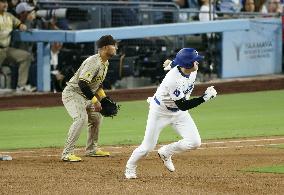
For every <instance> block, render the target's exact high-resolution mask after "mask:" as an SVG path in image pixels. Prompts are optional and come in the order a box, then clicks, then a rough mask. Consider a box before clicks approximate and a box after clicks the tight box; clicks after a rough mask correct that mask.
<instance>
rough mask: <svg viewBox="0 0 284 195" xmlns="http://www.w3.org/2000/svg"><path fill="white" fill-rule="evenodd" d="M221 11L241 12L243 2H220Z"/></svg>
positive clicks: (230, 0)
mask: <svg viewBox="0 0 284 195" xmlns="http://www.w3.org/2000/svg"><path fill="white" fill-rule="evenodd" d="M219 7H220V8H219V9H220V11H221V12H239V11H240V10H241V0H220V5H219Z"/></svg>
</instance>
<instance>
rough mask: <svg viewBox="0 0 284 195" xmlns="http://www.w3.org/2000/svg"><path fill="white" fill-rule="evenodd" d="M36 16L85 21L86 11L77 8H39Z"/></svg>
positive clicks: (48, 18)
mask: <svg viewBox="0 0 284 195" xmlns="http://www.w3.org/2000/svg"><path fill="white" fill-rule="evenodd" d="M36 15H37V17H38V18H42V19H44V20H51V19H52V18H57V19H61V18H65V19H68V20H72V21H87V20H88V11H87V10H82V9H78V8H59V9H39V10H37V11H36Z"/></svg>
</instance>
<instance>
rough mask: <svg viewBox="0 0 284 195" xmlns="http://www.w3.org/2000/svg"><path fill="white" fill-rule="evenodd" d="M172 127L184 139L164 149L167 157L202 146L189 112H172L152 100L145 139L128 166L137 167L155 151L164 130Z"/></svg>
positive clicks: (131, 157) (133, 154) (134, 152)
mask: <svg viewBox="0 0 284 195" xmlns="http://www.w3.org/2000/svg"><path fill="white" fill-rule="evenodd" d="M167 125H171V126H172V127H173V129H174V130H175V131H176V132H177V133H178V134H179V135H180V136H181V137H182V138H183V139H181V140H179V141H177V142H174V143H171V144H168V145H165V146H163V147H162V150H163V152H165V154H166V155H167V156H172V155H173V154H176V153H179V152H183V151H186V150H191V149H196V148H198V147H199V146H200V145H201V138H200V135H199V132H198V129H197V127H196V125H195V123H194V121H193V119H192V118H191V116H190V114H189V113H188V111H178V112H172V111H169V110H167V109H166V108H165V107H164V106H162V105H158V104H156V102H155V101H154V100H151V103H150V110H149V114H148V119H147V126H146V131H145V135H144V139H143V141H142V143H141V145H140V146H139V147H138V148H136V149H135V150H134V151H133V153H132V155H131V156H130V158H129V160H128V162H127V165H126V166H130V167H131V166H135V165H136V164H137V161H138V160H139V159H141V158H142V157H143V156H146V155H147V154H148V153H149V152H151V151H152V150H154V148H155V146H156V144H157V141H158V138H159V135H160V133H161V131H162V129H163V128H164V127H165V126H167Z"/></svg>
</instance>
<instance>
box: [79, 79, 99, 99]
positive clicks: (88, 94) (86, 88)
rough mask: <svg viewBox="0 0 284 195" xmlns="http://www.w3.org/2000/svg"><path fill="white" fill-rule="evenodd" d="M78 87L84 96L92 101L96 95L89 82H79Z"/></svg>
mask: <svg viewBox="0 0 284 195" xmlns="http://www.w3.org/2000/svg"><path fill="white" fill-rule="evenodd" d="M78 85H79V87H80V89H81V91H82V93H83V94H84V96H85V97H86V98H87V99H88V100H91V99H93V97H94V96H95V94H94V93H93V92H92V90H91V88H90V86H89V85H88V82H87V81H85V80H79V82H78Z"/></svg>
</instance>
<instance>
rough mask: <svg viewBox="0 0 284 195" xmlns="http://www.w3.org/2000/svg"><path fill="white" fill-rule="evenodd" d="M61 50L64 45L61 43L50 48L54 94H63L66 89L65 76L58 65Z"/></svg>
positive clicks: (56, 43) (53, 44) (55, 43)
mask: <svg viewBox="0 0 284 195" xmlns="http://www.w3.org/2000/svg"><path fill="white" fill-rule="evenodd" d="M61 48H62V44H61V43H59V42H54V43H52V44H51V46H50V65H51V67H50V68H51V90H52V91H53V92H61V91H63V88H64V86H63V79H64V75H63V74H62V72H61V70H60V66H59V63H58V56H59V53H60V50H61Z"/></svg>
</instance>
